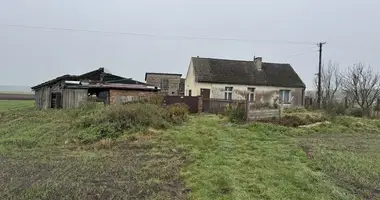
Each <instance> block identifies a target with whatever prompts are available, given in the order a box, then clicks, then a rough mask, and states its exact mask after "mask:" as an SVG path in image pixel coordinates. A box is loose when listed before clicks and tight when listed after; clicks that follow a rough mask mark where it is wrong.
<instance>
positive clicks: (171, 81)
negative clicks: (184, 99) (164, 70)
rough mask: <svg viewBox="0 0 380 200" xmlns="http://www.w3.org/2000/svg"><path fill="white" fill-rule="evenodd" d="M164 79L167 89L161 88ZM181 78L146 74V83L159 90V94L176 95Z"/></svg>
mask: <svg viewBox="0 0 380 200" xmlns="http://www.w3.org/2000/svg"><path fill="white" fill-rule="evenodd" d="M164 79H167V80H168V88H167V89H165V88H162V84H161V83H163V81H164ZM180 81H181V76H178V75H168V74H147V76H146V83H147V84H150V85H154V86H157V87H160V88H161V92H163V93H166V94H168V95H178V91H179V85H180Z"/></svg>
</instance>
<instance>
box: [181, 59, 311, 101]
mask: <svg viewBox="0 0 380 200" xmlns="http://www.w3.org/2000/svg"><path fill="white" fill-rule="evenodd" d="M305 88H306V86H305V84H304V83H303V81H302V80H301V78H300V77H299V76H298V74H297V73H296V72H295V71H294V69H293V67H292V66H291V65H290V64H283V63H268V62H262V58H261V57H257V58H254V60H252V61H241V60H226V59H216V58H200V57H192V58H191V60H190V65H189V68H188V71H187V75H186V81H185V95H186V96H199V95H202V96H203V98H204V99H207V98H215V99H226V100H244V99H245V98H246V96H247V94H249V95H248V98H249V101H252V102H255V103H269V104H273V103H275V102H276V101H277V100H280V101H283V103H284V104H287V105H288V106H302V105H303V102H304V100H303V99H304V93H305Z"/></svg>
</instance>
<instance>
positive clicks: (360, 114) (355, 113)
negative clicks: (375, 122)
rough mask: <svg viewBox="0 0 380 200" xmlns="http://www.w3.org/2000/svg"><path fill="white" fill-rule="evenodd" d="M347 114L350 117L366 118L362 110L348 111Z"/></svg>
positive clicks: (352, 109) (353, 109)
mask: <svg viewBox="0 0 380 200" xmlns="http://www.w3.org/2000/svg"><path fill="white" fill-rule="evenodd" d="M347 114H348V115H349V116H353V117H363V116H364V113H363V110H362V109H361V108H351V109H348V112H347Z"/></svg>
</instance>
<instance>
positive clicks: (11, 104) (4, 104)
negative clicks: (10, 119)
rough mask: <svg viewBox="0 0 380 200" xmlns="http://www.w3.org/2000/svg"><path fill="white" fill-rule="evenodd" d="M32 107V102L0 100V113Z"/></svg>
mask: <svg viewBox="0 0 380 200" xmlns="http://www.w3.org/2000/svg"><path fill="white" fill-rule="evenodd" d="M32 107H34V101H33V100H0V112H1V111H8V110H19V109H25V108H32Z"/></svg>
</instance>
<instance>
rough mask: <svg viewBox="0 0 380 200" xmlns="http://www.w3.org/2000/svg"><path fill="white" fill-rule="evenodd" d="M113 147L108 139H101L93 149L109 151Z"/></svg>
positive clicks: (111, 141)
mask: <svg viewBox="0 0 380 200" xmlns="http://www.w3.org/2000/svg"><path fill="white" fill-rule="evenodd" d="M112 145H113V140H112V139H110V138H107V139H101V140H100V141H98V142H96V143H95V144H94V145H93V147H94V149H111V148H112Z"/></svg>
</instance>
